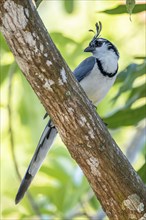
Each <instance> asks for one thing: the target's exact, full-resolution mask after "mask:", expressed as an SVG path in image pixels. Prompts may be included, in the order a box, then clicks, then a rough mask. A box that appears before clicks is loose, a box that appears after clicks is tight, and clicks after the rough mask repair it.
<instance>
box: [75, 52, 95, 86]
mask: <svg viewBox="0 0 146 220" xmlns="http://www.w3.org/2000/svg"><path fill="white" fill-rule="evenodd" d="M95 62H96V58H95V57H93V56H91V57H88V58H86V59H85V60H83V61H82V62H81V63H80V64H79V66H77V68H76V69H75V70H74V72H73V74H74V76H75V77H76V79H77V80H78V81H79V82H80V81H81V80H82V79H84V78H85V77H86V76H88V75H89V74H90V72H91V71H92V69H93V67H94V65H95Z"/></svg>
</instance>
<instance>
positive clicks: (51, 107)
mask: <svg viewBox="0 0 146 220" xmlns="http://www.w3.org/2000/svg"><path fill="white" fill-rule="evenodd" d="M0 13H1V14H0V25H1V27H2V32H3V35H4V36H5V39H6V40H7V43H8V45H9V46H10V48H11V50H12V52H13V54H14V56H15V58H16V61H17V63H18V65H19V67H20V69H21V70H22V72H23V73H24V75H25V77H26V79H27V80H28V81H29V83H30V84H31V86H32V88H33V89H34V92H35V93H36V94H37V96H38V98H39V99H40V101H41V102H42V104H43V105H44V107H45V109H46V111H47V112H48V113H49V115H50V116H51V118H52V120H53V122H54V124H55V125H56V127H57V129H58V132H59V134H60V136H61V138H62V140H63V142H64V143H65V145H66V146H67V148H68V150H69V152H70V153H71V155H72V157H73V158H74V159H75V160H76V162H77V163H78V164H79V166H80V167H81V169H82V170H83V172H84V174H85V175H86V177H87V179H88V181H89V183H90V185H91V187H92V189H93V190H94V192H95V195H96V196H97V198H98V199H99V201H100V202H101V205H102V207H103V209H104V210H105V212H106V214H107V215H108V217H109V218H110V219H120V220H124V219H140V220H144V219H146V187H145V186H144V184H143V182H142V181H141V179H140V177H139V176H138V175H137V173H136V172H135V171H134V169H133V168H132V166H131V164H130V163H129V162H128V160H127V159H126V157H125V156H124V155H123V153H122V152H121V150H120V149H119V147H118V146H117V144H116V143H115V141H114V140H113V139H112V137H111V136H110V134H109V132H108V130H107V128H106V127H105V126H104V124H103V123H102V121H101V120H100V118H99V117H98V115H97V114H96V112H95V110H94V107H93V106H92V105H91V103H90V101H89V100H88V99H87V97H86V95H85V94H84V92H83V91H82V89H81V88H80V86H79V85H78V83H77V82H76V80H75V79H74V77H73V76H72V74H71V71H70V69H69V68H68V66H67V64H66V63H65V62H64V60H63V59H62V57H61V55H60V53H59V51H58V50H57V49H56V47H55V45H54V43H53V42H52V40H51V38H50V36H49V35H48V33H47V31H46V29H45V27H44V25H43V23H42V21H41V19H40V17H39V15H38V14H37V12H36V9H35V7H34V5H33V3H32V2H31V0H26V1H22V0H3V1H2V0H1V3H0ZM48 19H49V18H48ZM28 98H29V97H28Z"/></svg>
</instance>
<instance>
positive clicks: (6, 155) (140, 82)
mask: <svg viewBox="0 0 146 220" xmlns="http://www.w3.org/2000/svg"><path fill="white" fill-rule="evenodd" d="M41 2H42V3H41ZM61 2H62V3H61V4H62V5H63V8H62V9H63V10H64V11H66V12H67V13H68V14H69V15H66V16H68V17H65V18H66V20H67V19H69V18H70V17H69V16H73V17H72V19H74V17H75V16H76V13H77V11H76V8H77V7H76V6H77V1H73V0H71V1H65V0H64V1H61ZM37 3H38V5H39V4H40V3H41V4H40V7H41V6H42V5H43V1H41V0H39V1H37ZM49 4H50V5H51V3H49ZM53 4H54V3H53ZM58 4H59V3H58ZM84 4H89V3H88V2H86V3H85V2H84ZM99 4H101V3H99ZM87 7H88V6H87ZM104 8H105V7H104ZM109 8H111V5H109V7H108V10H107V9H106V10H104V9H103V10H102V9H101V10H99V11H98V12H100V13H98V16H100V14H102V16H103V17H104V16H105V15H106V16H107V17H106V18H105V21H106V22H105V23H104V24H105V25H104V26H106V28H107V32H106V35H108V30H109V29H108V27H109V26H110V25H109V23H108V20H109V19H111V17H113V15H114V16H116V15H117V18H119V17H120V16H121V17H120V19H121V20H118V22H119V24H120V22H122V21H123V19H124V18H125V17H122V14H123V13H125V12H126V7H125V5H119V6H117V5H116V6H115V7H114V8H112V9H109ZM144 8H145V4H137V5H136V6H135V8H134V10H133V13H134V14H135V16H139V12H142V11H144ZM87 9H88V10H89V8H87ZM47 10H49V9H47ZM60 10H61V9H60ZM78 10H80V9H78ZM90 10H91V8H90ZM96 11H97V10H95V8H94V7H93V8H92V11H91V12H90V13H94V14H95V15H96V14H97V13H96ZM103 12H104V14H103ZM50 13H51V12H50ZM79 14H80V11H79ZM119 15H120V16H119ZM57 16H58V17H59V16H60V17H61V12H60V14H59V15H57ZM123 16H125V15H123ZM133 16H134V15H133ZM86 17H87V16H85V17H84V18H85V19H87V18H86ZM136 18H138V17H136ZM95 19H96V20H95ZM95 19H93V20H92V19H91V21H90V25H89V26H90V27H91V25H92V26H93V24H94V23H95V21H97V17H96V18H95ZM64 20H65V19H64ZM103 20H104V18H103ZM127 20H128V17H126V22H127ZM137 20H138V19H137ZM71 21H72V20H70V22H71ZM51 22H52V21H51ZM79 22H80V21H79ZM88 22H89V18H88V19H87V20H85V29H84V30H87V25H88ZM113 22H114V21H113ZM139 23H140V22H139ZM61 25H63V24H61ZM119 26H120V25H119ZM59 27H60V23H59ZM106 28H104V30H106ZM140 28H141V27H140ZM140 28H139V29H138V30H140ZM67 30H68V32H65V31H67ZM80 31H81V30H78V32H77V35H81V34H80ZM49 32H50V31H49ZM122 32H123V30H121V27H119V29H118V30H117V32H116V33H113V34H115V36H116V37H117V35H118V36H119V42H118V40H117V42H118V43H119V47H120V46H121V48H123V53H122V54H124V55H125V54H128V53H129V54H128V56H130V54H132V52H133V51H130V52H129V51H128V49H127V50H126V49H125V48H124V47H125V45H126V43H127V39H128V41H129V42H128V43H129V44H130V43H131V42H132V39H129V37H128V36H129V35H128V34H127V33H126V36H125V38H124V39H121V38H120V37H121V35H122ZM78 33H79V34H78ZM50 34H51V37H52V39H53V41H54V42H55V43H56V45H57V47H58V48H59V50H60V51H61V54H62V55H63V57H64V58H65V60H66V62H67V63H68V64H69V66H70V67H71V69H74V68H75V67H76V66H77V65H78V63H79V62H80V61H81V60H82V59H84V58H85V55H84V54H83V53H82V51H83V46H84V45H86V44H87V43H88V41H89V39H90V37H91V35H89V33H88V32H87V33H86V34H87V35H86V36H84V37H83V36H82V35H81V36H79V37H77V39H75V38H74V37H73V34H75V33H74V32H73V31H72V28H70V27H69V26H68V28H65V29H64V28H62V31H60V29H59V28H58V29H57V28H56V29H55V28H54V29H53V30H52V31H51V33H50ZM106 35H105V37H106ZM133 35H134V34H133ZM110 37H111V36H110ZM134 37H135V39H136V42H137V41H138V46H139V45H140V42H139V40H137V39H138V36H135V35H134ZM131 38H132V37H131ZM115 40H116V39H113V41H115ZM0 42H1V53H2V60H1V81H0V85H1V91H2V94H3V96H2V98H1V109H2V128H3V148H2V151H3V158H2V203H3V213H2V214H3V215H2V219H26V218H27V219H38V218H40V219H48V218H49V219H57V220H58V219H76V218H77V217H82V219H85V220H86V219H89V217H90V216H92V217H95V216H96V219H98V216H99V213H100V212H101V207H100V204H99V202H98V201H97V200H96V198H95V197H94V193H93V192H92V190H91V189H90V187H89V184H88V183H87V181H86V179H85V177H84V175H83V173H82V172H81V170H80V169H79V167H78V166H77V165H76V164H75V162H74V161H73V160H72V158H71V157H70V155H69V153H68V152H67V150H66V148H65V147H63V145H62V142H61V140H60V139H59V138H58V139H57V140H56V142H55V144H54V147H53V148H52V149H51V150H50V153H49V155H48V158H47V159H46V161H45V163H44V166H42V168H41V170H40V172H39V173H38V175H37V177H36V178H35V179H34V181H33V184H32V187H31V188H30V193H31V196H32V199H30V197H25V198H24V199H23V201H22V203H21V204H20V205H18V206H17V207H16V206H15V205H14V197H15V194H16V191H17V189H18V185H19V181H18V180H17V176H16V175H15V169H14V164H13V161H12V158H11V154H12V153H15V157H16V160H17V163H18V168H19V171H20V173H21V174H22V175H23V174H24V172H25V170H26V167H27V165H28V163H29V160H30V158H31V156H32V153H33V152H34V148H35V146H36V144H37V142H38V139H39V136H40V134H41V132H42V130H43V127H44V126H45V124H46V120H42V118H43V115H44V113H45V111H44V109H43V107H42V106H41V103H40V102H39V100H38V98H37V97H36V95H35V94H34V93H33V91H32V89H31V88H30V86H29V84H28V83H27V82H26V80H25V78H24V76H23V75H22V74H21V72H20V71H19V68H18V66H17V65H16V63H15V61H14V58H13V56H12V54H11V52H10V51H9V48H8V46H7V44H6V42H5V40H4V38H3V36H2V34H0ZM125 51H126V52H125ZM136 52H137V54H138V56H139V57H141V59H139V60H138V59H136V60H135V62H134V61H133V60H134V55H133V54H132V55H131V56H132V61H131V60H130V59H129V60H128V62H129V64H128V65H127V66H126V67H125V65H124V64H122V68H123V70H122V71H120V73H119V75H118V78H117V81H116V83H115V86H114V87H113V88H112V91H110V93H109V95H108V96H107V98H105V100H104V101H103V102H102V103H101V104H100V106H99V108H98V113H99V114H100V115H101V116H102V117H103V118H104V121H105V122H106V123H107V124H108V128H109V129H111V130H110V131H111V133H112V135H113V137H114V138H115V139H116V141H117V142H118V143H120V144H119V146H121V148H122V146H125V147H124V148H122V150H123V151H126V150H127V148H128V147H131V146H129V145H128V143H129V142H130V141H129V140H132V139H133V138H134V136H135V135H136V133H137V131H138V130H139V128H141V127H142V128H143V127H144V118H145V113H146V107H145V99H144V98H145V95H146V86H145V71H146V62H145V56H143V54H141V52H140V49H137V51H136ZM121 59H123V60H124V62H126V63H127V57H124V56H121ZM14 66H15V67H16V68H15V72H14V76H13V81H12V94H11V96H12V97H11V98H12V105H11V110H12V118H11V120H12V128H13V129H12V133H13V136H14V146H13V145H12V143H11V142H10V140H9V136H10V132H8V130H9V129H10V128H9V118H8V114H7V105H8V104H9V103H8V101H7V100H8V97H7V94H8V83H9V77H10V73H11V72H12V70H13V69H12V67H14ZM41 117H42V118H41ZM123 137H124V138H123ZM14 147H15V152H13V148H14ZM144 147H145V146H144V143H143V141H141V140H139V146H137V149H138V154H137V153H136V154H137V155H135V156H134V157H136V156H137V157H138V159H137V162H136V163H134V164H133V165H134V167H135V169H136V170H137V171H138V173H139V175H140V176H141V178H142V179H143V181H144V182H146V175H145V171H146V163H145V162H144V157H146V156H145V154H146V152H145V150H144ZM136 152H137V151H136ZM8 161H9V163H10V164H8ZM12 182H13V184H11V183H12ZM10 184H11V185H10ZM36 209H37V210H36ZM38 212H39V213H38ZM39 214H40V216H41V217H40V216H39ZM38 216H39V217H38Z"/></svg>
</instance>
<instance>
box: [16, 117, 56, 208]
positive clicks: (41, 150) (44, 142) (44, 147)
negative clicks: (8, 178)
mask: <svg viewBox="0 0 146 220" xmlns="http://www.w3.org/2000/svg"><path fill="white" fill-rule="evenodd" d="M56 135H57V130H56V128H55V126H54V125H53V122H52V121H51V120H49V122H48V124H47V125H46V127H45V129H44V131H43V133H42V136H41V138H40V140H39V143H38V146H37V148H36V151H35V153H34V155H33V157H32V160H31V162H30V164H29V167H28V169H27V171H26V174H25V176H24V178H23V180H22V182H21V185H20V187H19V190H18V193H17V195H16V198H15V204H17V203H19V202H20V200H21V199H22V198H23V196H24V194H25V192H26V191H27V189H28V187H29V186H30V184H31V182H32V180H33V178H34V177H35V175H36V173H37V172H38V170H39V168H40V167H41V165H42V162H43V160H44V159H45V157H46V155H47V153H48V150H49V149H50V147H51V145H52V144H53V141H54V139H55V137H56Z"/></svg>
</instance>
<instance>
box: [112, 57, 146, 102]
mask: <svg viewBox="0 0 146 220" xmlns="http://www.w3.org/2000/svg"><path fill="white" fill-rule="evenodd" d="M145 70H146V61H144V62H143V63H142V64H135V63H132V64H130V65H129V66H127V67H126V68H125V70H123V71H121V72H120V73H119V74H118V77H117V80H116V84H118V83H122V85H121V87H120V89H119V91H118V93H117V94H116V96H115V97H114V98H113V101H116V100H117V98H119V96H121V93H124V92H126V91H128V90H131V89H133V88H132V87H133V83H134V81H135V79H136V78H138V77H140V76H142V75H144V74H145ZM123 82H124V83H123Z"/></svg>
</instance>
